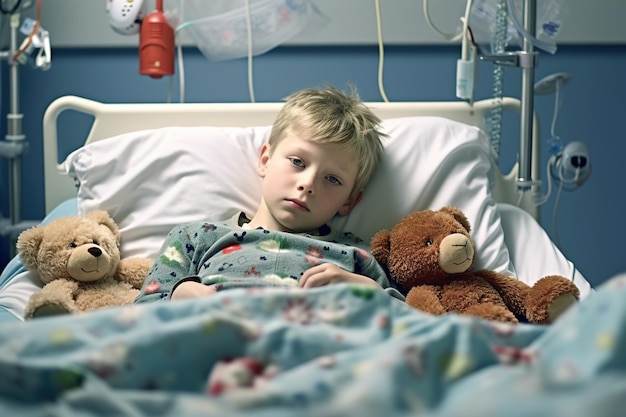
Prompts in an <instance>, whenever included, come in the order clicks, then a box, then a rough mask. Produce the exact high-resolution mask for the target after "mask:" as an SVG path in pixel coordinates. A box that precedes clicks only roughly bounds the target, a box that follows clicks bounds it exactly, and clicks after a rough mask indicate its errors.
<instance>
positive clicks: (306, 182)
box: [298, 173, 315, 194]
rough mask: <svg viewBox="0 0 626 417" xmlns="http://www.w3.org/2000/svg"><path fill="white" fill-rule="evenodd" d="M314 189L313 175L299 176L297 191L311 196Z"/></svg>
mask: <svg viewBox="0 0 626 417" xmlns="http://www.w3.org/2000/svg"><path fill="white" fill-rule="evenodd" d="M314 189H315V175H312V174H305V173H303V174H302V175H301V176H300V182H299V185H298V190H299V191H304V192H306V193H307V194H313V190H314Z"/></svg>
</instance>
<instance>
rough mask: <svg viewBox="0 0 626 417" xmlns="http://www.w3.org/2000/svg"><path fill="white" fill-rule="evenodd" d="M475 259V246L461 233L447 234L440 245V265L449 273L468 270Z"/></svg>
mask: <svg viewBox="0 0 626 417" xmlns="http://www.w3.org/2000/svg"><path fill="white" fill-rule="evenodd" d="M473 260H474V246H473V245H472V242H471V241H470V240H469V238H468V237H467V236H465V235H463V234H461V233H454V234H451V235H448V236H446V237H445V238H443V240H442V241H441V244H440V246H439V266H440V267H441V269H443V270H444V271H446V272H447V273H449V274H458V273H460V272H465V271H467V270H468V269H469V268H470V267H471V266H472V261H473Z"/></svg>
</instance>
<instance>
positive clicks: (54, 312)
mask: <svg viewBox="0 0 626 417" xmlns="http://www.w3.org/2000/svg"><path fill="white" fill-rule="evenodd" d="M61 314H69V311H68V310H67V309H66V308H65V307H63V306H61V305H59V304H52V303H50V304H44V305H42V306H40V307H37V308H36V309H35V310H34V311H33V315H32V317H33V318H39V317H48V316H59V315H61Z"/></svg>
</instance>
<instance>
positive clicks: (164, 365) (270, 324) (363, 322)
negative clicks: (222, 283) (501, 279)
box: [0, 278, 626, 417]
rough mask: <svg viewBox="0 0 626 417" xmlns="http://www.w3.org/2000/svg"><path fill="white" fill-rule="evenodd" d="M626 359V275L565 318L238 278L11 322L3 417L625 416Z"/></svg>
mask: <svg viewBox="0 0 626 417" xmlns="http://www.w3.org/2000/svg"><path fill="white" fill-rule="evenodd" d="M625 369H626V278H616V279H613V280H611V281H610V282H608V283H607V284H605V285H604V286H603V287H601V288H599V289H598V291H597V292H596V293H594V294H592V295H591V296H590V297H589V298H587V299H586V300H585V301H583V302H581V303H580V304H579V305H577V306H576V307H575V308H573V309H571V310H570V311H569V312H568V313H567V314H566V315H565V316H564V317H562V318H561V319H560V320H559V321H558V322H556V323H555V324H553V325H551V326H531V325H517V326H513V325H506V324H498V323H493V322H487V321H483V320H479V319H473V318H469V317H461V316H458V315H452V314H451V315H446V316H443V317H432V316H428V315H425V314H423V313H421V312H418V311H416V310H414V309H412V308H410V307H408V306H406V305H404V304H403V303H401V302H399V301H397V300H395V299H392V298H391V297H389V296H387V295H386V294H384V293H383V292H381V291H374V290H369V289H364V288H363V287H354V286H347V285H336V286H328V287H322V288H318V289H314V290H299V289H293V288H290V289H289V288H285V289H274V288H266V289H257V290H249V289H248V290H244V289H238V290H230V291H225V292H222V293H219V294H218V295H217V296H214V297H212V298H208V299H203V300H191V301H179V302H163V303H154V304H150V305H141V306H137V305H133V306H127V307H119V308H111V309H105V310H100V311H97V312H93V313H89V314H83V315H75V316H65V317H58V318H50V319H39V320H35V321H32V322H28V323H16V324H4V325H0V415H2V416H17V415H19V416H44V415H45V416H49V415H60V416H142V415H149V416H209V415H215V416H240V415H241V416H272V417H279V416H347V415H359V416H391V415H394V416H396V415H399V416H402V415H407V416H409V415H411V416H414V415H416V414H419V415H426V416H454V417H460V416H504V415H506V416H507V417H510V416H540V415H546V416H561V415H563V416H585V417H587V416H612V415H621V414H620V413H622V412H624V410H626V408H625V407H626V378H625Z"/></svg>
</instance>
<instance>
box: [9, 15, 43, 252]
mask: <svg viewBox="0 0 626 417" xmlns="http://www.w3.org/2000/svg"><path fill="white" fill-rule="evenodd" d="M19 25H20V14H19V12H13V13H12V14H11V16H10V28H11V38H10V45H9V50H8V51H4V52H2V53H0V58H2V59H6V60H7V62H8V65H9V112H8V114H7V134H6V136H5V140H4V141H0V156H2V157H5V158H7V159H8V160H9V195H10V199H9V201H10V205H9V206H10V207H9V210H10V212H9V216H10V217H9V219H8V221H7V219H4V218H0V235H1V236H9V238H10V239H11V242H13V241H14V240H16V239H17V236H18V235H19V233H20V232H21V231H22V230H24V229H26V228H28V227H30V226H32V225H34V224H36V223H37V222H22V219H21V212H22V204H21V203H22V177H21V172H22V171H21V170H22V163H21V162H22V161H21V156H22V155H23V154H24V153H25V152H26V150H27V148H28V143H27V142H26V136H25V135H24V133H23V130H22V119H23V114H21V113H19V96H18V92H19V78H18V66H19V63H18V62H17V61H16V60H15V59H14V57H15V54H16V52H17V30H18V27H19ZM7 223H8V224H7ZM14 255H15V248H14V245H11V256H14Z"/></svg>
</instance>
